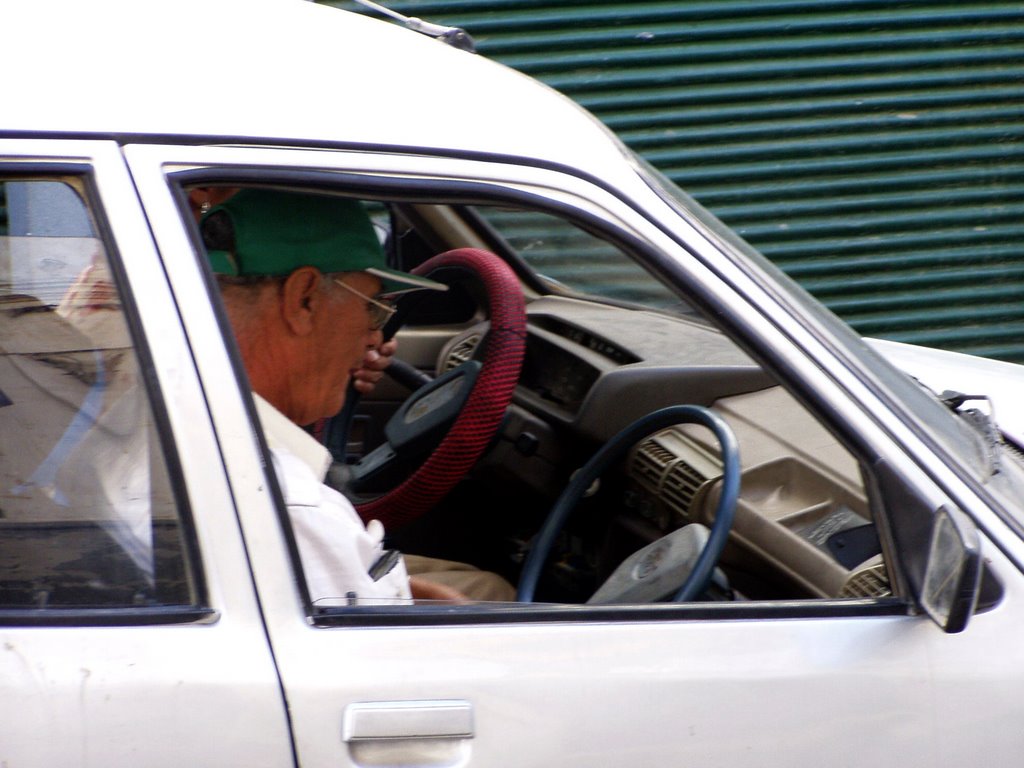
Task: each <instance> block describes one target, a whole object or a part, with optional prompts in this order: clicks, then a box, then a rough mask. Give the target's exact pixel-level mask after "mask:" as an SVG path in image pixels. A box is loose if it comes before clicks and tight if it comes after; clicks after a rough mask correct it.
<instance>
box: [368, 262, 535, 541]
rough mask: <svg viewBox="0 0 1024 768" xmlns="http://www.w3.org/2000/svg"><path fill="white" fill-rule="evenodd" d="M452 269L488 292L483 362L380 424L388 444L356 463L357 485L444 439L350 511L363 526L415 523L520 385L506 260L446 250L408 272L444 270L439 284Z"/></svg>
mask: <svg viewBox="0 0 1024 768" xmlns="http://www.w3.org/2000/svg"><path fill="white" fill-rule="evenodd" d="M453 268H454V269H458V270H461V271H463V272H469V273H470V274H471V275H473V276H474V277H475V278H476V279H477V280H478V281H479V282H480V283H481V285H482V286H483V288H484V290H485V292H486V294H487V304H488V310H489V314H490V330H489V331H488V333H487V338H486V342H485V343H486V350H485V354H484V359H483V362H482V363H481V362H478V361H476V360H470V361H467V362H466V363H463V364H462V365H460V366H459V367H458V368H455V369H454V370H452V371H448V372H447V373H445V374H444V375H442V376H439V377H438V378H436V379H434V380H433V381H430V382H429V383H427V384H424V385H423V386H421V387H420V388H419V389H417V390H416V391H415V392H413V393H412V394H411V395H410V396H409V397H408V398H407V399H406V401H405V403H404V404H403V405H402V407H401V408H400V409H399V410H398V412H397V413H396V414H395V415H394V417H392V419H391V420H390V421H389V422H388V424H387V425H386V426H385V429H384V433H385V438H386V440H387V442H386V444H385V445H382V446H380V447H379V448H377V449H376V450H374V451H373V452H372V453H370V454H369V455H368V456H366V457H365V458H364V460H363V462H366V463H367V464H368V465H370V466H369V468H368V469H365V470H360V468H359V467H360V465H359V464H357V465H354V469H355V476H356V478H357V479H358V476H359V472H360V471H370V470H372V471H373V472H374V473H377V474H380V473H384V474H385V475H386V474H387V472H388V469H389V465H392V464H394V463H395V462H398V461H400V460H401V459H400V458H399V457H400V456H401V455H402V453H403V449H407V448H410V449H419V450H422V449H423V446H424V445H429V444H430V443H431V440H432V439H436V437H437V436H438V434H444V436H443V437H442V438H441V441H440V443H439V444H438V445H437V447H436V448H435V449H433V450H432V451H431V453H430V454H429V456H428V458H427V459H426V461H424V462H423V463H422V464H421V465H420V466H419V468H418V469H416V470H415V471H414V472H413V473H412V475H410V476H409V477H408V478H407V479H405V480H404V481H403V482H402V483H400V484H399V485H398V486H396V487H395V488H393V489H391V490H389V491H387V492H385V493H384V494H383V495H381V496H379V497H377V498H375V499H372V500H370V501H366V502H363V503H357V504H356V505H355V507H356V510H357V511H358V512H359V515H360V516H361V517H362V518H363V519H364V520H371V519H377V520H380V521H381V522H382V523H384V525H385V526H386V527H391V528H396V527H399V526H402V525H405V524H407V523H410V522H412V521H413V520H415V519H417V518H418V517H420V516H421V515H423V514H424V513H425V512H427V511H428V510H430V509H431V508H433V507H434V506H435V505H436V504H437V503H438V502H439V501H440V500H441V499H442V498H444V496H445V495H447V493H448V492H449V491H450V490H451V489H452V488H453V487H454V486H455V484H456V483H458V481H459V480H461V479H462V478H463V477H464V476H465V475H466V473H467V472H469V470H470V469H471V468H472V467H473V465H474V464H476V462H477V460H478V459H479V458H480V456H481V455H482V454H483V452H484V450H485V449H486V448H487V446H488V444H489V443H490V442H491V440H492V439H493V437H494V435H495V433H496V432H497V431H498V428H499V427H500V426H501V422H502V420H503V418H504V416H505V410H506V409H507V408H508V405H509V403H510V402H511V401H512V394H513V392H514V391H515V387H516V383H517V382H518V381H519V371H520V369H521V368H522V364H523V357H524V355H525V353H526V307H525V301H524V298H523V291H522V287H521V286H520V284H519V279H518V278H517V277H516V275H515V273H514V272H513V271H512V269H511V267H509V266H508V264H506V263H505V262H504V261H502V260H501V259H499V258H498V257H497V256H495V255H494V254H492V253H489V252H487V251H483V250H480V249H477V248H458V249H456V250H453V251H447V252H446V253H442V254H440V255H438V256H434V257H433V258H431V259H428V260H427V261H425V262H424V263H423V264H421V265H420V266H419V267H418V268H416V269H415V270H413V272H414V274H418V275H427V274H430V273H433V272H437V271H439V270H442V273H441V274H439V275H436V277H437V278H438V279H440V280H444V279H446V277H445V276H446V275H450V274H451V270H452V269H453ZM452 419H454V422H452ZM449 424H451V427H450V428H448V425H449ZM417 455H418V454H417ZM363 462H360V464H363Z"/></svg>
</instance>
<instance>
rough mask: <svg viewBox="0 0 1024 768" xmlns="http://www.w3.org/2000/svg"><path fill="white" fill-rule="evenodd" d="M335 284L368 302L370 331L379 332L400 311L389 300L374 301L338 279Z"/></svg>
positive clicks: (335, 279)
mask: <svg viewBox="0 0 1024 768" xmlns="http://www.w3.org/2000/svg"><path fill="white" fill-rule="evenodd" d="M334 282H336V283H337V284H338V285H340V286H341V287H342V288H344V289H345V290H346V291H348V292H349V293H354V294H355V295H356V296H358V297H359V298H360V299H363V300H364V301H366V311H367V312H369V313H370V330H371V331H379V330H380V329H381V328H383V327H384V324H385V323H387V321H388V320H390V319H391V316H392V315H393V314H395V312H397V311H398V309H397V308H396V307H395V305H394V304H392V303H391V302H390V301H387V300H381V299H372V298H370V297H369V296H367V295H366V294H365V293H360V292H359V291H357V290H356V289H355V288H353V287H352V286H351V285H349V284H348V283H343V282H341V280H339V279H338V278H334Z"/></svg>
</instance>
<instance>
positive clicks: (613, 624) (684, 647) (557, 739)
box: [128, 147, 1022, 766]
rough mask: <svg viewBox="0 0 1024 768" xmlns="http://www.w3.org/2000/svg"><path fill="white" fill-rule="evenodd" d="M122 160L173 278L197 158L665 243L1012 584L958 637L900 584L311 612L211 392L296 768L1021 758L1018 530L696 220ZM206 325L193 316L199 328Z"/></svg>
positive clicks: (439, 175) (869, 468) (879, 463)
mask: <svg viewBox="0 0 1024 768" xmlns="http://www.w3.org/2000/svg"><path fill="white" fill-rule="evenodd" d="M128 156H129V160H130V163H131V167H132V171H133V175H134V177H135V180H136V183H137V184H138V186H139V189H140V191H141V192H142V196H143V199H144V200H145V202H146V205H147V209H148V210H150V211H151V213H152V217H151V218H152V219H153V221H154V222H155V227H154V231H155V234H156V238H157V242H158V244H159V246H160V250H161V253H162V257H163V259H164V263H165V265H166V266H167V268H168V271H169V273H170V275H171V279H172V282H173V283H174V284H175V285H176V287H177V286H179V285H180V286H181V287H182V291H183V292H185V291H190V290H193V289H196V288H197V287H199V286H202V284H203V283H202V275H201V272H202V269H201V268H200V267H199V264H198V259H196V258H195V257H196V255H197V254H196V253H195V249H196V247H197V246H196V243H195V241H194V240H192V241H189V239H188V237H186V236H185V235H184V234H183V233H182V231H181V229H182V224H183V223H185V224H187V215H186V213H185V208H184V204H183V197H182V196H181V194H180V192H176V185H177V184H178V183H180V180H181V178H186V177H187V178H189V179H194V178H199V176H187V174H195V173H196V172H195V170H194V169H195V168H198V167H200V166H202V165H204V164H206V165H209V166H217V167H218V168H220V169H221V170H223V168H225V167H228V166H232V165H233V166H235V167H236V168H244V169H245V172H246V173H248V174H250V176H249V178H252V174H253V171H254V169H257V173H256V175H257V176H259V178H260V179H261V180H262V181H264V182H266V181H270V180H273V179H274V178H280V179H282V180H286V181H287V183H288V185H289V186H295V185H301V184H302V183H303V176H304V174H305V175H308V178H309V180H310V181H311V182H312V181H315V182H316V183H317V184H319V185H323V184H326V183H331V182H332V181H333V182H334V183H337V184H339V185H343V184H345V183H353V182H352V178H353V177H351V176H346V175H345V174H350V173H358V174H360V177H359V179H360V183H365V181H366V179H367V178H370V177H373V178H375V179H379V180H381V183H382V184H385V185H386V184H397V183H400V179H401V178H405V177H416V178H417V180H418V181H420V182H422V181H423V179H433V180H434V181H435V182H436V184H437V188H438V189H443V187H444V185H445V184H446V183H447V182H449V181H454V180H457V181H458V183H459V185H460V186H459V189H460V191H462V192H464V191H465V188H466V184H467V183H469V184H472V183H477V184H480V185H481V187H482V186H484V185H486V187H487V188H488V190H490V192H491V193H494V194H498V195H499V196H500V195H501V194H502V190H504V192H505V193H506V194H507V195H508V197H509V199H512V198H514V197H515V196H516V194H517V193H521V192H522V191H523V190H524V189H526V190H528V191H529V193H530V195H531V201H532V204H535V205H537V206H539V207H541V208H544V207H545V206H549V207H550V209H551V210H561V211H564V210H566V209H567V208H572V209H574V210H576V211H578V212H581V213H584V212H585V214H586V215H587V216H590V217H593V218H595V219H600V220H601V221H602V222H603V223H604V224H603V226H606V227H607V228H608V229H609V230H610V231H617V232H618V233H619V234H620V236H621V238H622V239H623V240H627V239H628V240H631V242H633V243H637V242H638V241H640V242H642V243H643V245H642V246H640V247H641V248H642V249H648V250H649V251H651V252H655V253H658V254H660V258H661V259H662V260H663V264H662V266H663V267H664V269H665V272H666V273H668V274H672V272H673V271H674V272H675V273H677V274H678V275H679V279H680V280H681V284H684V285H686V286H687V288H688V290H689V291H690V292H691V293H692V294H693V295H696V296H698V297H699V299H700V301H701V302H703V304H704V306H708V305H713V306H715V307H716V308H718V309H719V311H720V312H721V313H722V317H723V318H724V319H723V325H724V326H725V327H727V328H729V329H730V332H732V333H734V334H736V335H737V336H738V337H742V338H743V340H744V343H745V344H746V345H748V347H750V346H753V347H754V348H757V345H763V349H768V348H771V349H772V350H773V352H772V354H773V355H774V356H775V358H776V359H784V360H785V361H786V364H787V366H788V373H787V375H788V376H790V377H791V381H792V382H796V383H798V384H799V385H800V386H801V387H803V388H804V391H813V392H814V394H815V400H814V409H816V412H817V413H819V414H820V413H821V412H823V411H826V410H827V411H828V415H829V418H830V419H831V421H832V423H838V424H842V425H844V427H845V428H846V429H848V430H849V433H852V434H855V435H856V438H857V442H856V444H854V443H853V442H852V441H851V444H850V445H848V446H847V447H848V449H849V450H850V451H851V452H855V458H856V460H857V461H858V462H859V464H860V466H861V468H862V470H863V471H864V472H865V476H866V477H867V478H868V479H867V481H866V485H868V486H869V489H870V493H871V494H872V497H873V499H874V503H875V505H876V507H877V508H878V509H879V510H883V512H882V514H886V515H889V514H893V515H904V514H906V515H909V514H911V513H915V514H925V515H932V514H934V512H935V511H936V510H938V509H940V508H941V507H950V508H956V509H963V510H965V511H967V512H969V513H971V514H972V515H974V516H975V517H976V519H978V520H981V521H983V522H984V526H985V528H984V531H983V532H982V534H981V538H980V547H981V551H982V554H983V556H984V559H985V562H986V568H987V570H988V573H989V576H990V577H991V578H992V579H994V580H995V582H996V583H998V584H999V585H1000V597H999V599H998V601H995V602H994V603H993V604H992V605H986V606H984V607H985V610H984V611H982V612H979V613H977V614H976V615H974V616H973V617H972V618H971V620H970V623H969V625H968V626H967V628H966V630H965V631H963V632H962V633H959V634H949V633H946V632H944V631H943V630H942V628H941V627H940V626H939V625H938V624H937V623H936V622H935V621H933V620H932V619H930V618H928V617H926V616H924V615H921V614H920V613H919V611H918V609H917V606H916V605H915V602H914V598H913V594H914V593H913V591H912V590H909V589H908V588H907V587H906V585H905V584H902V585H899V587H898V588H899V594H898V595H897V597H896V598H886V599H876V598H862V599H812V600H802V601H772V600H766V601H748V602H722V603H712V604H706V603H691V604H679V605H673V604H659V605H643V606H628V605H627V606H622V607H592V606H536V605H526V604H523V605H519V604H507V605H498V606H494V605H486V606H468V607H465V608H458V609H453V608H444V607H442V608H437V607H434V606H399V607H393V608H382V607H380V606H377V607H370V608H367V607H360V606H352V607H346V606H344V605H342V606H339V607H337V608H334V609H331V610H327V611H323V610H317V608H316V607H315V606H312V605H310V604H309V599H308V594H307V593H306V592H305V590H304V588H303V582H302V574H301V566H300V564H299V563H298V562H297V559H296V557H295V551H296V550H295V546H294V542H293V541H292V540H291V538H290V536H289V534H288V530H287V527H286V526H284V525H283V524H282V521H283V519H284V516H283V514H282V512H281V510H277V511H275V510H274V509H273V504H272V502H273V501H274V500H273V498H272V497H273V494H272V493H269V494H268V493H267V490H266V488H265V485H266V484H267V482H269V484H270V485H271V486H272V485H273V478H268V477H266V476H264V475H263V474H261V473H260V472H259V471H257V470H258V469H259V468H260V467H261V466H266V462H265V461H264V460H262V459H261V458H260V455H261V449H260V446H259V440H258V434H257V439H256V440H254V439H252V436H248V437H246V436H245V435H244V434H241V433H243V432H244V431H245V429H244V428H243V427H241V426H240V424H242V423H245V424H252V425H253V428H255V424H256V422H255V420H254V419H253V411H252V409H251V407H248V408H247V407H246V406H245V404H244V402H242V401H239V400H238V399H237V398H234V397H228V396H227V395H226V394H225V396H224V397H221V398H212V399H211V411H212V415H213V419H214V422H215V424H216V425H217V428H218V430H223V431H224V434H225V436H226V438H227V440H226V442H225V458H226V462H227V466H228V469H229V472H230V473H231V476H232V482H233V487H234V488H235V491H236V493H237V494H243V493H244V494H247V498H248V499H249V500H251V502H252V503H251V504H250V503H247V504H242V505H240V515H241V519H242V525H243V529H244V530H245V532H246V535H247V542H248V544H249V554H250V557H251V561H252V565H253V576H254V579H255V582H256V585H257V588H258V591H259V595H260V604H261V607H262V610H263V614H264V617H265V621H266V625H267V631H268V634H269V637H270V640H271V643H272V645H273V648H274V653H275V657H276V660H277V663H278V667H279V670H280V674H281V680H282V685H283V688H284V691H285V694H286V697H287V699H288V705H289V712H290V714H291V718H292V726H293V729H294V737H295V747H296V753H297V757H298V760H299V762H300V763H301V764H303V765H308V766H327V765H354V766H356V765H360V766H361V765H367V766H369V765H419V766H423V765H439V766H440V765H445V766H449V765H480V766H491V765H508V764H515V765H527V766H548V765H552V764H558V765H566V766H594V765H601V766H634V765H638V764H645V763H653V764H670V765H690V764H693V765H722V766H761V765H765V764H769V765H786V766H812V765H813V766H817V765H820V764H821V763H823V762H841V763H842V764H845V765H852V766H869V765H870V766H879V765H882V766H902V765H908V764H912V765H924V764H929V765H948V766H955V765H962V764H965V763H971V762H975V761H976V760H977V759H978V755H979V751H980V752H981V753H983V754H984V755H985V756H986V761H987V762H989V763H993V764H1003V765H1010V764H1013V763H1015V761H1016V760H1017V755H1018V754H1019V750H1020V747H1021V746H1022V744H1021V739H1020V737H1019V736H1018V735H1017V732H1016V730H1015V728H1014V727H1012V726H1011V725H1010V723H1011V721H1012V720H1014V719H1016V718H1017V717H1019V714H1020V704H1019V702H1018V701H1017V696H1016V690H1017V688H1018V685H1019V683H1018V676H1019V672H1018V670H1019V669H1020V668H1021V665H1020V662H1021V658H1020V656H1021V652H1020V651H1019V650H1017V649H1016V648H1015V647H1014V645H1013V644H1007V642H1006V638H1008V637H1014V636H1016V635H1017V634H1019V632H1020V631H1021V605H1020V602H1019V601H1020V595H1021V587H1022V581H1021V574H1020V571H1019V569H1018V567H1017V565H1016V563H1017V562H1020V557H1021V545H1020V542H1019V540H1018V539H1017V537H1016V536H1015V534H1014V533H1013V532H1012V531H1011V530H1010V529H1009V528H1008V527H1007V525H1006V524H1005V523H1004V522H1002V521H1001V519H1000V518H998V517H996V516H994V515H992V514H991V513H990V512H988V511H986V509H987V508H986V507H985V505H984V503H983V501H982V499H980V498H979V497H978V496H976V495H972V493H971V491H970V488H966V487H965V486H964V483H963V482H962V481H961V480H960V479H958V476H957V475H956V474H955V473H948V472H945V471H944V470H943V466H942V462H941V461H939V460H938V459H937V458H935V456H934V454H928V453H927V451H926V450H924V449H923V448H922V447H921V445H920V441H918V442H917V443H915V442H914V437H913V434H912V433H913V430H906V429H903V428H894V429H892V430H886V429H883V427H882V422H883V421H884V419H880V418H879V417H878V413H879V411H881V410H884V408H885V404H884V402H882V401H880V399H879V398H878V397H877V396H874V395H873V394H872V393H871V392H869V391H863V388H860V390H858V389H857V387H856V385H855V383H851V378H852V377H850V376H848V375H847V374H846V373H845V371H844V369H842V367H841V366H839V365H838V364H837V363H836V361H835V358H834V357H833V358H830V357H829V355H828V353H827V351H825V350H823V349H822V347H823V346H824V345H822V344H821V343H820V339H818V340H817V341H815V340H814V339H813V338H809V339H801V335H800V334H801V330H800V329H799V328H792V329H788V330H789V331H790V332H789V333H783V329H784V328H785V326H787V325H794V326H796V325H799V323H796V322H795V321H793V320H792V318H787V317H783V316H781V315H780V316H779V317H776V318H775V319H774V320H773V321H771V322H766V321H765V320H764V318H765V317H766V316H771V315H772V310H773V308H774V309H776V310H777V311H778V312H779V313H782V312H783V310H782V308H781V307H779V306H777V305H774V306H773V304H772V301H771V297H769V296H766V295H764V291H763V289H759V288H758V287H757V286H756V285H753V284H751V285H748V286H747V290H745V291H740V290H739V287H740V286H743V285H744V277H743V275H742V273H741V272H740V271H739V270H736V269H734V268H732V267H730V266H729V265H728V264H727V263H721V264H719V265H718V266H719V267H720V268H719V269H718V270H711V269H709V268H708V264H707V262H705V261H701V260H696V259H692V258H689V254H692V253H694V252H702V253H706V252H710V251H713V249H714V248H715V247H716V245H715V244H714V243H713V242H712V241H710V240H707V239H703V240H702V239H701V238H700V236H699V234H698V233H697V232H696V231H692V232H691V233H690V235H691V236H692V237H693V238H694V239H693V241H692V242H689V243H688V244H687V245H688V249H687V250H688V252H689V253H688V252H687V251H684V250H683V249H681V248H680V246H679V245H678V244H677V243H676V242H675V241H674V240H673V239H672V238H670V237H667V236H666V235H665V233H664V231H662V230H661V229H659V228H658V227H656V226H654V224H652V223H651V222H650V221H649V220H647V219H646V218H645V217H644V216H641V215H640V214H639V213H638V212H637V210H636V209H635V208H634V207H632V206H628V205H626V204H625V203H623V202H622V201H621V200H619V199H617V198H615V196H613V195H610V194H608V192H607V191H606V190H603V189H600V188H597V187H595V186H593V185H591V184H590V183H589V182H586V181H583V180H580V179H579V178H575V177H570V176H566V175H563V174H561V173H556V172H549V171H544V170H540V169H529V168H521V167H512V166H504V165H500V164H486V163H460V162H458V161H456V160H440V159H431V158H424V157H403V156H398V155H390V156H374V155H369V154H368V155H360V154H358V153H346V154H345V155H344V156H329V155H326V154H325V153H316V155H315V156H308V155H307V154H306V153H303V152H301V151H277V150H265V149H251V150H246V149H242V148H231V149H193V150H190V149H174V148H166V147H131V148H129V152H128ZM313 169H315V172H314V170H313ZM332 171H333V172H335V173H336V174H337V176H336V178H333V179H330V178H329V177H330V176H331V172H332ZM183 174H185V175H186V176H183ZM399 174H401V176H400V175H399ZM418 192H419V193H421V194H422V192H423V185H422V183H421V185H420V186H419V187H418ZM175 194H178V197H177V198H175V197H174V195H175ZM652 204H653V203H652ZM186 228H187V227H186ZM667 264H671V267H668V266H665V265H667ZM747 282H749V281H747ZM205 320H206V319H205V318H198V319H197V318H192V317H187V318H185V324H186V328H190V327H192V324H193V323H196V325H195V327H196V328H198V327H200V326H199V325H198V324H199V323H200V322H201V321H205ZM803 332H804V334H805V335H806V336H812V334H810V329H807V328H804V329H803ZM215 346H216V345H215V344H213V343H211V345H210V349H209V350H199V352H198V354H197V359H198V364H199V367H200V370H201V371H204V370H205V369H206V368H207V367H209V370H211V371H217V370H222V369H223V368H224V367H225V363H224V361H223V360H222V359H221V355H222V354H223V350H222V349H215V348H214V347H215ZM207 352H208V354H207ZM829 366H835V368H834V369H832V370H830V369H829ZM201 375H202V376H204V377H205V376H206V374H205V373H201ZM210 376H211V377H212V374H211V375H210ZM855 391H856V393H857V395H858V398H857V399H855V398H854V397H853V393H854V392H855ZM222 394H223V393H222ZM243 400H244V398H243ZM870 409H873V410H870ZM929 456H930V458H929ZM268 502H269V503H268ZM904 510H906V511H904ZM926 539H927V537H925V538H923V539H922V538H921V537H918V538H916V539H915V538H914V537H908V536H902V535H895V536H892V537H891V541H890V542H889V549H888V551H887V556H888V558H889V565H890V567H891V568H892V569H894V571H900V572H903V571H913V569H914V567H916V566H915V564H920V563H922V562H926V561H927V559H928V553H927V546H928V542H927V540H926Z"/></svg>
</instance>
